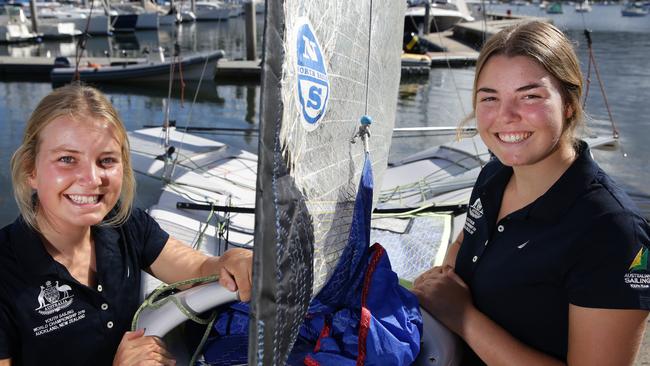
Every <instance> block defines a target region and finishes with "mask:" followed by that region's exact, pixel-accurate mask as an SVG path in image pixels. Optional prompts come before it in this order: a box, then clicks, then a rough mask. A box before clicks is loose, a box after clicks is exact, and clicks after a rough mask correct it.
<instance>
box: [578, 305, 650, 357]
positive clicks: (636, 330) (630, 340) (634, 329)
mask: <svg viewBox="0 0 650 366" xmlns="http://www.w3.org/2000/svg"><path fill="white" fill-rule="evenodd" d="M648 313H649V312H648V311H647V310H619V309H594V308H585V307H581V306H576V305H569V356H568V361H569V365H632V364H633V363H634V360H635V358H636V356H637V353H638V351H639V348H640V345H641V342H642V340H643V333H644V330H645V326H646V321H647V319H648Z"/></svg>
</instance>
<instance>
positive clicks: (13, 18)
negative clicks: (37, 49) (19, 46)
mask: <svg viewBox="0 0 650 366" xmlns="http://www.w3.org/2000/svg"><path fill="white" fill-rule="evenodd" d="M41 37H42V34H38V33H34V32H32V31H31V30H30V28H29V25H28V24H27V19H26V18H25V13H24V12H23V10H22V9H21V8H19V7H16V6H8V5H7V6H3V7H0V43H20V42H30V41H35V40H40V38H41Z"/></svg>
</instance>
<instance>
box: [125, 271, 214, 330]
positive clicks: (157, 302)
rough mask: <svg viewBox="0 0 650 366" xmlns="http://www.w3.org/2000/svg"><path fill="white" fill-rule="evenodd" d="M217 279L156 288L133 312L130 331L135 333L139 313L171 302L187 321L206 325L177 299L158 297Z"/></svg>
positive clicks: (187, 281)
mask: <svg viewBox="0 0 650 366" xmlns="http://www.w3.org/2000/svg"><path fill="white" fill-rule="evenodd" d="M218 279H219V276H218V275H212V276H207V277H200V278H191V279H189V280H184V281H179V282H174V283H172V284H169V285H167V284H162V285H160V286H158V287H157V288H156V289H155V290H154V291H153V292H152V293H151V294H150V295H149V296H147V298H146V299H145V300H144V301H143V302H142V304H141V305H140V307H139V308H138V310H137V311H136V312H135V315H134V316H133V321H131V330H132V331H135V330H136V327H137V325H138V319H139V318H140V313H141V312H142V311H143V310H144V309H147V308H152V309H158V308H160V307H161V306H163V305H165V304H166V303H167V302H169V301H171V302H173V303H174V304H175V305H176V307H178V310H180V311H181V313H183V315H185V316H186V317H187V318H188V319H191V320H193V321H195V322H197V323H199V324H207V323H208V321H209V320H206V319H201V318H199V317H198V316H197V315H196V314H195V313H194V311H192V310H191V309H189V308H187V307H186V306H185V305H184V304H182V303H181V302H180V301H178V299H176V298H175V297H173V296H167V297H164V298H162V299H158V297H159V296H160V295H162V294H163V293H165V292H167V291H170V290H176V289H178V288H179V287H182V286H186V285H195V284H197V283H208V282H214V281H217V280H218Z"/></svg>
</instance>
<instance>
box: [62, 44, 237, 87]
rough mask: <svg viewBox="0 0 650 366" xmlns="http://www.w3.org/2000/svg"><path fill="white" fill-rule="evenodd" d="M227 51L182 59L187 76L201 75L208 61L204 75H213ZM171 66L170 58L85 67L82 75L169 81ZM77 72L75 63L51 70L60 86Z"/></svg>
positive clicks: (107, 80)
mask: <svg viewBox="0 0 650 366" xmlns="http://www.w3.org/2000/svg"><path fill="white" fill-rule="evenodd" d="M223 55H224V53H223V51H220V50H219V51H212V52H204V53H198V54H195V55H192V56H189V57H184V58H183V59H182V61H181V70H182V78H183V80H185V81H192V80H199V79H201V74H202V73H203V68H204V65H205V75H204V76H203V78H204V79H206V78H213V77H214V70H215V67H216V64H217V61H218V60H219V59H220V58H222V57H223ZM206 62H207V65H206ZM169 68H170V62H169V61H166V62H157V63H150V62H149V63H141V64H132V65H119V66H95V67H83V68H80V69H79V79H80V80H81V81H85V82H98V83H132V82H143V81H144V82H168V81H169ZM179 74H180V73H178V72H176V75H177V78H179V79H180V76H178V75H179ZM74 75H75V68H74V67H65V68H55V69H53V70H52V72H51V73H50V79H51V81H52V84H53V85H54V86H60V85H63V84H66V83H69V82H70V81H72V80H73V77H74Z"/></svg>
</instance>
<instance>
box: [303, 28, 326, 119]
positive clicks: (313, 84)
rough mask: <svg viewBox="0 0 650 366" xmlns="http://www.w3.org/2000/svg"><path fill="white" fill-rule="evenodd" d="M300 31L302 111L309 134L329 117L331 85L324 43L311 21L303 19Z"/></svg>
mask: <svg viewBox="0 0 650 366" xmlns="http://www.w3.org/2000/svg"><path fill="white" fill-rule="evenodd" d="M297 29H298V32H297V35H296V45H297V50H296V52H297V55H296V56H297V57H296V71H297V74H298V87H297V92H298V101H299V103H298V107H299V108H300V116H301V120H302V121H303V126H304V127H305V129H307V131H313V130H314V129H316V127H318V122H319V121H320V120H322V119H323V116H324V115H325V111H326V109H327V101H328V99H329V91H330V82H329V79H328V77H327V67H326V65H325V60H324V59H323V52H322V51H321V47H320V43H319V42H318V39H316V36H315V35H314V30H313V28H312V26H311V23H310V22H309V19H307V18H304V17H302V18H299V19H298V26H297Z"/></svg>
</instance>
